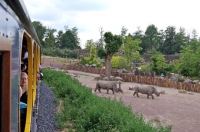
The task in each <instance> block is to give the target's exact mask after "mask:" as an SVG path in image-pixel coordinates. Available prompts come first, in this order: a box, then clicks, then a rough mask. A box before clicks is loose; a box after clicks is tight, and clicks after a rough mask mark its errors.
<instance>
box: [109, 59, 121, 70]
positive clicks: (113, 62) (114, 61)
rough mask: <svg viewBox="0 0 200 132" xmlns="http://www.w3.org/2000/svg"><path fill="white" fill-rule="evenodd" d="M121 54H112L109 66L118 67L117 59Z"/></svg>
mask: <svg viewBox="0 0 200 132" xmlns="http://www.w3.org/2000/svg"><path fill="white" fill-rule="evenodd" d="M120 58H121V56H113V57H112V59H111V62H110V64H111V67H112V68H119V60H120Z"/></svg>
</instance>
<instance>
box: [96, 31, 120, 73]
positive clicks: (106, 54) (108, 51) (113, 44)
mask: <svg viewBox="0 0 200 132" xmlns="http://www.w3.org/2000/svg"><path fill="white" fill-rule="evenodd" d="M104 41H105V43H106V45H105V49H103V48H100V49H98V51H97V54H98V56H99V57H100V58H105V74H106V76H110V75H111V66H110V61H111V59H112V56H113V55H114V53H115V52H118V50H119V48H120V47H121V45H122V38H121V36H120V35H113V34H112V33H111V32H106V33H105V34H104Z"/></svg>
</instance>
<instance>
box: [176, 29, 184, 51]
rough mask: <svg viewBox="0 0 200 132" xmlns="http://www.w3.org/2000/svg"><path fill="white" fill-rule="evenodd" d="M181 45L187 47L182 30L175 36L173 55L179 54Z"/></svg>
mask: <svg viewBox="0 0 200 132" xmlns="http://www.w3.org/2000/svg"><path fill="white" fill-rule="evenodd" d="M181 45H183V46H186V45H187V37H186V36H185V29H184V28H180V29H179V32H178V33H177V34H176V35H175V44H174V47H173V50H174V52H175V53H180V50H181Z"/></svg>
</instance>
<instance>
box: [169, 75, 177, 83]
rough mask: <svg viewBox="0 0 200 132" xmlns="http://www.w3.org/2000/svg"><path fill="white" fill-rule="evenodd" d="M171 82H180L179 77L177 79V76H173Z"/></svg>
mask: <svg viewBox="0 0 200 132" xmlns="http://www.w3.org/2000/svg"><path fill="white" fill-rule="evenodd" d="M170 80H172V81H176V82H178V77H177V76H172V77H171V78H170Z"/></svg>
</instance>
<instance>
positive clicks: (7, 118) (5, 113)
mask: <svg viewBox="0 0 200 132" xmlns="http://www.w3.org/2000/svg"><path fill="white" fill-rule="evenodd" d="M0 42H1V44H0V52H1V71H2V72H1V73H2V74H1V78H2V79H1V95H2V96H1V107H2V109H1V131H3V132H10V131H11V59H12V58H11V56H12V43H11V40H9V39H7V38H4V37H2V36H0Z"/></svg>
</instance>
